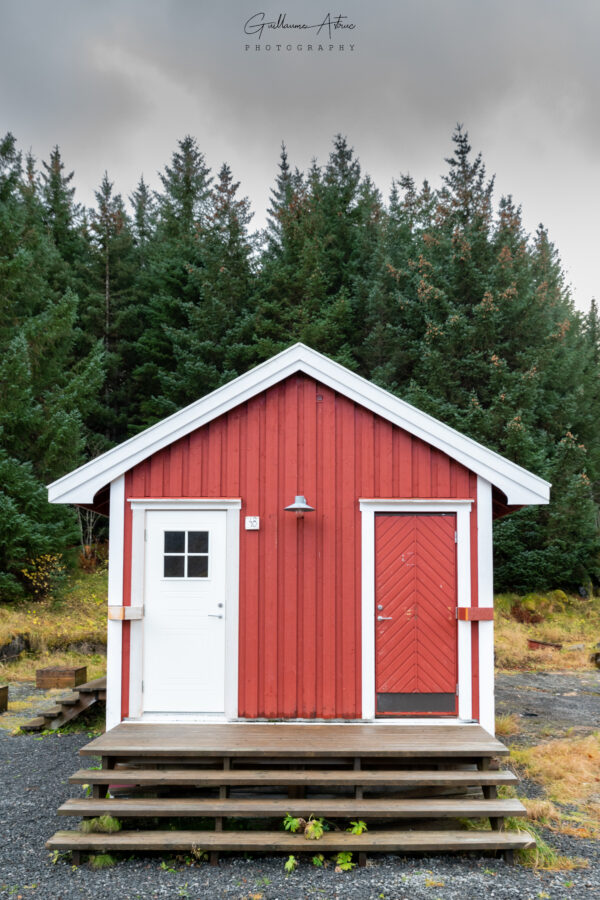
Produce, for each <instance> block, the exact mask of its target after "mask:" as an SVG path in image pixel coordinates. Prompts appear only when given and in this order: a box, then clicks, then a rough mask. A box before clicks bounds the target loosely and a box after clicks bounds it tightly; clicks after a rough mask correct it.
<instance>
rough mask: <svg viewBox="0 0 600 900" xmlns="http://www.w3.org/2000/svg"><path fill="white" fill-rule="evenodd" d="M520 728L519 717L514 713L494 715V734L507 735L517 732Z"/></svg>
mask: <svg viewBox="0 0 600 900" xmlns="http://www.w3.org/2000/svg"><path fill="white" fill-rule="evenodd" d="M520 730H521V726H520V724H519V717H518V716H517V715H516V714H515V713H511V714H510V715H506V716H496V735H499V736H500V737H507V736H508V735H510V734H517V733H518V732H519V731H520Z"/></svg>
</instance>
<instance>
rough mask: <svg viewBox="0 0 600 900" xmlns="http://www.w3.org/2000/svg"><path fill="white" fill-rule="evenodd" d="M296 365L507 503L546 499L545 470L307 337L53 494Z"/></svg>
mask: <svg viewBox="0 0 600 900" xmlns="http://www.w3.org/2000/svg"><path fill="white" fill-rule="evenodd" d="M296 372H303V373H305V374H306V375H308V376H309V377H311V378H314V379H315V380H316V381H318V382H320V383H321V384H324V385H326V386H327V387H329V388H331V389H332V390H334V391H337V392H338V393H340V394H343V395H344V396H346V397H348V398H349V399H350V400H353V401H355V402H356V403H358V404H360V405H361V406H364V407H365V408H366V409H369V410H371V412H373V413H376V414H377V415H379V416H381V417H382V418H384V419H387V420H388V421H389V422H392V423H393V424H394V425H397V426H398V427H400V428H403V429H404V430H406V431H408V432H409V433H410V434H413V435H415V436H416V437H418V438H420V439H422V440H423V441H425V442H426V443H428V444H430V445H431V446H432V447H436V448H437V449H438V450H441V451H442V452H444V453H446V454H448V456H450V457H451V458H452V459H455V460H457V461H458V462H460V463H462V464H463V465H464V466H465V467H466V468H467V469H470V470H471V471H472V472H475V473H476V474H477V475H480V476H481V477H482V478H485V479H486V480H487V481H489V482H490V484H493V485H496V486H497V487H498V488H499V489H500V490H501V491H502V492H503V493H504V494H505V495H506V498H507V502H508V503H509V504H511V505H512V504H514V505H516V504H521V505H526V504H538V503H548V500H549V493H550V485H549V483H548V482H547V481H544V479H543V478H539V477H538V476H537V475H534V474H532V473H531V472H528V471H526V470H525V469H523V468H521V466H517V465H516V464H515V463H513V462H511V461H510V460H508V459H505V458H504V457H503V456H500V455H499V454H498V453H495V452H494V451H492V450H488V449H487V448H486V447H483V446H482V445H481V444H478V443H477V442H476V441H474V440H472V439H471V438H469V437H466V435H464V434H460V432H458V431H455V430H454V429H453V428H450V427H449V426H448V425H444V424H443V423H442V422H440V421H438V420H437V419H434V418H433V417H432V416H430V415H428V414H427V413H424V412H422V411H421V410H419V409H417V408H416V407H414V406H411V405H410V404H409V403H406V402H405V401H404V400H400V399H399V398H398V397H396V396H394V395H393V394H390V393H389V391H386V390H384V389H383V388H380V387H378V386H377V385H375V384H373V383H372V382H370V381H367V380H366V379H365V378H362V377H361V376H360V375H356V374H355V373H354V372H351V371H350V370H349V369H346V368H345V367H344V366H341V365H339V363H335V362H333V361H332V360H330V359H328V358H327V357H326V356H323V355H322V354H321V353H317V352H316V351H315V350H311V349H310V348H309V347H306V346H305V345H304V344H294V345H293V346H292V347H289V348H288V349H287V350H284V351H283V352H282V353H279V354H277V356H274V357H272V358H271V359H269V360H267V361H266V362H264V363H261V365H259V366H256V367H255V368H254V369H251V370H250V371H249V372H246V374H244V375H240V376H239V378H235V379H234V380H233V381H230V382H229V383H228V384H225V385H223V386H222V387H220V388H217V390H216V391H213V392H212V393H211V394H208V395H207V396H206V397H202V398H201V399H200V400H197V401H196V402H195V403H192V404H190V406H186V407H185V408H184V409H182V410H180V411H179V412H176V413H174V414H173V415H172V416H169V417H168V418H167V419H164V420H163V421H162V422H158V423H157V424H156V425H152V426H151V427H150V428H147V429H146V430H145V431H142V432H141V433H140V434H138V435H136V436H135V437H132V438H130V439H129V440H128V441H124V442H123V443H122V444H119V445H118V446H117V447H113V449H112V450H108V451H107V452H106V453H104V454H102V456H98V457H97V458H96V459H93V460H91V461H90V462H88V463H86V464H85V465H83V466H80V468H78V469H75V470H74V471H73V472H70V473H69V474H67V475H64V476H63V477H62V478H59V479H58V480H57V481H54V482H53V483H52V484H50V485H49V486H48V497H49V500H50V502H51V503H92V502H93V500H94V496H95V495H96V493H97V492H98V491H99V490H100V489H101V488H103V487H104V486H105V485H107V484H109V483H111V482H113V481H114V480H115V479H116V478H118V477H119V476H121V475H123V474H124V473H125V472H127V471H128V470H129V469H131V468H132V467H133V466H135V465H137V463H139V462H141V461H142V460H144V459H146V458H147V457H148V456H151V455H152V454H153V453H156V452H158V451H159V450H162V448H163V447H166V446H168V445H169V444H171V443H173V441H176V440H178V439H179V438H181V437H184V436H185V435H187V434H189V433H190V432H192V431H194V430H195V429H196V428H200V427H201V426H203V425H206V424H207V423H208V422H210V421H212V420H213V419H215V418H217V416H221V415H223V414H224V413H226V412H228V411H229V410H230V409H233V408H234V407H236V406H238V405H239V404H241V403H245V402H246V401H247V400H249V399H251V398H252V397H254V396H255V395H256V394H259V393H261V392H262V391H264V390H266V389H267V388H269V387H272V386H273V385H274V384H277V383H278V382H280V381H283V380H284V379H285V378H288V377H289V376H290V375H294V374H295V373H296Z"/></svg>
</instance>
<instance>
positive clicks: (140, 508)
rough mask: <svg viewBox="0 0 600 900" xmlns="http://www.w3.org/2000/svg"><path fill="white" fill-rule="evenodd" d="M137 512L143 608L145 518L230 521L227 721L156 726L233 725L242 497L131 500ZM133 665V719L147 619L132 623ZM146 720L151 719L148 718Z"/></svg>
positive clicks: (134, 565) (135, 563)
mask: <svg viewBox="0 0 600 900" xmlns="http://www.w3.org/2000/svg"><path fill="white" fill-rule="evenodd" d="M128 503H130V504H131V511H132V528H131V605H132V606H135V607H139V608H142V609H143V606H144V573H145V530H146V514H147V513H148V512H149V511H150V510H176V511H178V512H181V511H182V510H200V511H204V510H222V511H225V512H226V513H227V517H226V561H225V567H226V575H225V661H224V665H225V714H224V716H217V715H213V716H196V717H194V716H192V715H183V716H182V715H177V714H176V713H173V715H171V714H170V713H163V714H157V715H156V716H155V717H152V718H155V719H156V721H160V722H167V721H183V722H199V721H210V722H215V721H225V722H228V721H231V720H234V719H237V716H238V639H239V638H238V628H239V583H240V509H241V506H242V501H241V499H239V498H221V497H219V498H217V499H203V498H190V499H188V498H185V499H171V498H165V499H150V498H141V499H136V498H128ZM130 627H131V632H130V635H131V637H130V662H129V666H130V668H129V719H140V718H141V717H142V715H143V697H142V673H143V668H142V663H143V650H144V648H143V642H144V640H143V639H144V620H143V613H142V618H141V619H137V620H134V621H132V622H131V626H130ZM144 721H150V717H148V716H144Z"/></svg>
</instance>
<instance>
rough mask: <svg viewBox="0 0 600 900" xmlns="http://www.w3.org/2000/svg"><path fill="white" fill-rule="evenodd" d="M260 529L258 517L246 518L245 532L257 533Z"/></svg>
mask: <svg viewBox="0 0 600 900" xmlns="http://www.w3.org/2000/svg"><path fill="white" fill-rule="evenodd" d="M259 528H260V517H259V516H246V531H258V530H259Z"/></svg>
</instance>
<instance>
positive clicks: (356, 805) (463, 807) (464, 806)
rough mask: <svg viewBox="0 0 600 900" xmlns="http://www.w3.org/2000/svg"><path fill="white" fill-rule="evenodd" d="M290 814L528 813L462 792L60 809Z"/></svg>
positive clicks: (141, 801)
mask: <svg viewBox="0 0 600 900" xmlns="http://www.w3.org/2000/svg"><path fill="white" fill-rule="evenodd" d="M287 813H290V815H296V816H304V817H305V818H308V817H309V816H311V815H313V816H325V817H326V818H338V817H340V818H342V817H348V816H362V817H363V818H377V819H380V818H390V819H407V818H410V819H417V818H418V819H422V818H438V817H455V818H456V817H460V818H474V819H478V818H488V817H490V816H492V817H503V816H524V815H526V810H525V807H524V806H523V804H522V803H521V802H520V801H519V800H515V799H506V800H504V799H500V800H499V799H489V800H480V799H474V800H471V799H469V798H464V797H461V798H459V799H458V800H457V799H448V798H437V797H436V798H417V799H408V800H406V799H394V798H392V799H376V800H374V799H362V800H361V799H355V798H351V799H348V798H334V799H321V798H318V799H317V798H308V799H293V798H289V797H286V798H284V799H280V798H273V797H264V798H257V799H254V798H252V799H246V798H243V799H232V798H227V799H219V798H215V799H206V798H190V797H177V798H158V799H157V798H153V797H151V798H148V797H139V798H125V799H120V798H111V799H108V800H105V799H99V800H95V799H92V798H82V799H75V798H72V799H70V800H67V801H66V802H65V803H63V805H62V806H61V807H60V808H59V810H58V814H59V815H60V816H102V815H112V816H117V817H120V818H125V819H127V818H130V817H135V816H141V817H146V816H148V817H154V816H160V817H176V816H183V817H186V816H194V817H196V816H198V817H205V816H206V817H212V816H224V817H225V816H232V817H236V818H237V817H241V818H244V817H246V818H248V817H250V818H254V817H261V816H262V817H266V816H274V817H276V816H280V817H281V818H283V817H284V816H285V815H286V814H287Z"/></svg>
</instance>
